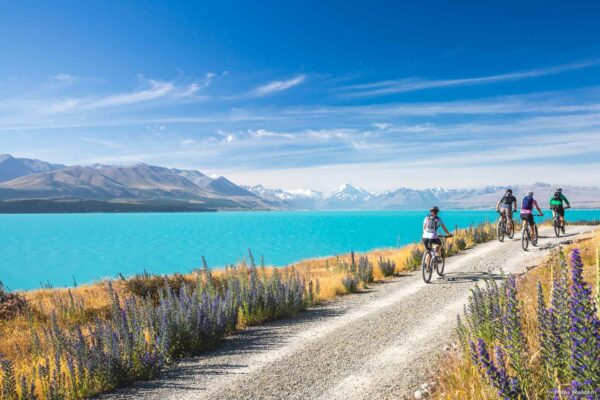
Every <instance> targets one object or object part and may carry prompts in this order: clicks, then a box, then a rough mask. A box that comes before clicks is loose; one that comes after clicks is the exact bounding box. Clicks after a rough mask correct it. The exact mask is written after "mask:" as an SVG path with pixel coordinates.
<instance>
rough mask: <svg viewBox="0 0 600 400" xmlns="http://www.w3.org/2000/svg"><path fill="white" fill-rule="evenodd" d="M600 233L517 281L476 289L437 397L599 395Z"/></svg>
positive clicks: (445, 365)
mask: <svg viewBox="0 0 600 400" xmlns="http://www.w3.org/2000/svg"><path fill="white" fill-rule="evenodd" d="M599 248H600V231H596V232H595V233H594V234H593V235H589V236H587V237H586V238H585V239H583V240H581V241H579V242H577V243H575V244H573V245H570V246H568V247H566V248H564V249H561V250H560V251H556V252H554V253H553V254H552V256H550V257H549V258H548V259H547V260H546V261H545V262H544V263H543V264H542V265H540V266H538V267H537V268H535V269H533V270H532V271H530V272H529V273H527V274H524V275H522V276H520V277H516V278H515V277H512V278H510V279H508V280H505V281H502V282H493V281H489V282H487V283H486V285H485V287H483V288H481V289H479V290H475V291H474V292H473V295H472V297H471V299H470V301H469V303H468V305H467V306H466V308H465V315H463V316H462V320H461V322H460V323H459V329H458V330H459V333H460V335H459V336H460V337H461V342H462V346H461V347H462V351H459V352H458V353H452V354H450V355H449V356H448V357H447V358H446V359H445V360H444V361H443V362H442V365H441V366H439V368H438V369H437V370H438V371H441V376H439V382H438V383H439V384H438V388H437V390H436V391H435V393H434V396H433V397H434V398H438V399H456V398H473V399H482V400H486V399H499V398H505V399H519V398H522V399H525V398H527V399H548V398H554V399H575V398H576V399H588V398H589V399H595V398H598V397H600V368H599V364H598V360H599V359H600V332H599V329H600V322H599V319H598V316H599V315H598V310H599V307H598V306H599V305H600V295H599V294H598V283H599V279H600V278H599V275H600V265H599V264H600V260H599V254H598V249H599Z"/></svg>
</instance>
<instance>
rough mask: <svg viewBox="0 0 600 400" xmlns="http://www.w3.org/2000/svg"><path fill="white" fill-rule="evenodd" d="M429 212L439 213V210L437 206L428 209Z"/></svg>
mask: <svg viewBox="0 0 600 400" xmlns="http://www.w3.org/2000/svg"><path fill="white" fill-rule="evenodd" d="M429 212H432V213H437V212H440V208H439V207H438V206H433V207H431V208H430V209H429Z"/></svg>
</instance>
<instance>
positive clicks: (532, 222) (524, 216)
mask: <svg viewBox="0 0 600 400" xmlns="http://www.w3.org/2000/svg"><path fill="white" fill-rule="evenodd" d="M521 219H522V220H523V221H527V222H529V225H535V219H533V214H521Z"/></svg>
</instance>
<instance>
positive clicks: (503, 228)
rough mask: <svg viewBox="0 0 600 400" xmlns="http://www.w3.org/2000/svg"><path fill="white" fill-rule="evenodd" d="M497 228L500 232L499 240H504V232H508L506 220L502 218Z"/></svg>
mask: <svg viewBox="0 0 600 400" xmlns="http://www.w3.org/2000/svg"><path fill="white" fill-rule="evenodd" d="M496 230H497V232H498V241H500V242H503V241H504V234H505V233H506V227H505V226H504V221H503V220H502V219H500V221H498V226H497V228H496Z"/></svg>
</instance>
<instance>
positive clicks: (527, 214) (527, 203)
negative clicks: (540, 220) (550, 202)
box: [521, 191, 544, 243]
mask: <svg viewBox="0 0 600 400" xmlns="http://www.w3.org/2000/svg"><path fill="white" fill-rule="evenodd" d="M533 207H535V208H536V209H537V210H538V212H539V213H540V215H539V216H540V217H541V216H543V215H544V213H543V212H542V210H541V209H540V206H539V205H538V203H537V201H535V199H534V198H533V192H531V191H530V192H527V196H525V197H524V198H523V204H522V205H521V219H522V220H523V229H525V222H529V234H530V237H531V240H532V241H533V242H534V243H535V239H536V237H535V219H534V218H533Z"/></svg>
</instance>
